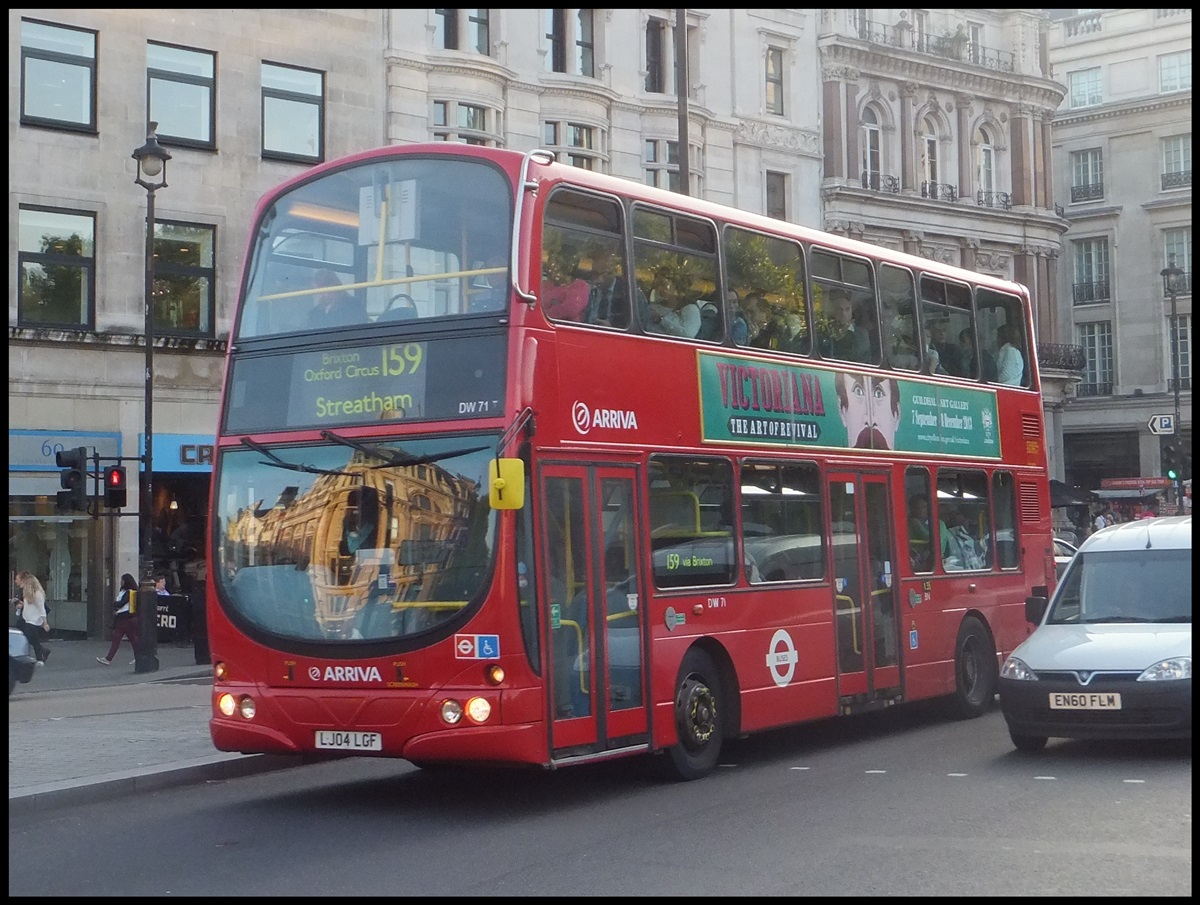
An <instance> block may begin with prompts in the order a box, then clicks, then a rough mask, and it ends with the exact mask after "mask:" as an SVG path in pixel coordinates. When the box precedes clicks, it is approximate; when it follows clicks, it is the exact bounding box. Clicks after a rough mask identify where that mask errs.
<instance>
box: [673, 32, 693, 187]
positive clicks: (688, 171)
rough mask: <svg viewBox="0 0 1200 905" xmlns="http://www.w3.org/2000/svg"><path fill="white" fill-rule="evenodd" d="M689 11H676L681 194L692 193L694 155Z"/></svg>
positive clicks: (676, 68) (676, 87)
mask: <svg viewBox="0 0 1200 905" xmlns="http://www.w3.org/2000/svg"><path fill="white" fill-rule="evenodd" d="M687 47H688V42H687V9H676V10H675V95H676V103H677V106H678V112H679V192H680V194H682V195H690V194H691V193H692V168H691V163H692V155H691V154H690V153H689V152H690V150H691V149H690V139H689V137H688V90H689V89H688V52H687Z"/></svg>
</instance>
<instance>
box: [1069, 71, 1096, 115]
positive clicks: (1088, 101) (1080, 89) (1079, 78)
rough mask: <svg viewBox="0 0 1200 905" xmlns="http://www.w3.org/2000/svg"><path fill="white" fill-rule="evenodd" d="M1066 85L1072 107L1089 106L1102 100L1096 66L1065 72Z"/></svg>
mask: <svg viewBox="0 0 1200 905" xmlns="http://www.w3.org/2000/svg"><path fill="white" fill-rule="evenodd" d="M1067 86H1068V96H1069V97H1070V98H1071V106H1072V107H1091V106H1094V105H1095V104H1099V103H1101V102H1102V101H1103V100H1104V94H1103V92H1102V91H1101V82H1100V67H1098V66H1097V67H1095V68H1093V69H1079V70H1077V71H1075V72H1069V73H1067Z"/></svg>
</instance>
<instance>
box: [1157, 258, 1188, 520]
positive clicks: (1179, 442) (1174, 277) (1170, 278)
mask: <svg viewBox="0 0 1200 905" xmlns="http://www.w3.org/2000/svg"><path fill="white" fill-rule="evenodd" d="M1160 275H1161V276H1162V278H1163V288H1164V289H1166V290H1167V295H1168V296H1169V297H1170V299H1171V332H1170V336H1169V337H1168V342H1170V344H1171V384H1172V385H1173V386H1174V388H1175V421H1174V426H1175V435H1174V436H1173V437H1172V440H1173V441H1174V444H1175V449H1176V450H1178V451H1179V452H1180V453H1182V452H1183V425H1182V424H1180V423H1179V314H1178V312H1177V310H1176V308H1175V296H1176V295H1177V294H1178V293H1179V279H1180V277H1182V276H1183V271H1182V270H1180V269H1179V268H1178V267H1176V266H1175V255H1170V256H1169V257H1168V258H1167V266H1166V267H1164V268H1163V269H1162V270H1161V271H1160ZM1173 464H1174V467H1175V468H1176V469H1178V468H1179V467H1180V464H1181V461H1176V462H1175V463H1173ZM1182 477H1183V475H1182V474H1179V475H1178V476H1177V479H1176V483H1175V486H1173V487H1172V488H1171V489H1172V490H1173V491H1174V493H1175V505H1176V506H1179V505H1180V502H1181V501H1180V499H1179V496H1180V494H1179V487H1180V485H1179V483H1178V480H1179V479H1181V478H1182ZM1180 511H1182V507H1181V506H1180Z"/></svg>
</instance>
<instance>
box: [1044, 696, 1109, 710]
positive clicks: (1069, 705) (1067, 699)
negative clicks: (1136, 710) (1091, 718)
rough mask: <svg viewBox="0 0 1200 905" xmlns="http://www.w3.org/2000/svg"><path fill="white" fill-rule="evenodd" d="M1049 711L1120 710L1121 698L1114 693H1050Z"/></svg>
mask: <svg viewBox="0 0 1200 905" xmlns="http://www.w3.org/2000/svg"><path fill="white" fill-rule="evenodd" d="M1050 709H1051V710H1120V709H1121V696H1120V695H1119V694H1117V693H1115V692H1095V691H1086V692H1081V693H1078V694H1076V693H1072V692H1060V691H1054V692H1051V693H1050Z"/></svg>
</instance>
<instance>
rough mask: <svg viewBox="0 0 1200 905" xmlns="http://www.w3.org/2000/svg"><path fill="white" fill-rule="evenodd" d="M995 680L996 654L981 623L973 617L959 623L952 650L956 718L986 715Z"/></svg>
mask: <svg viewBox="0 0 1200 905" xmlns="http://www.w3.org/2000/svg"><path fill="white" fill-rule="evenodd" d="M998 680H999V677H998V676H997V669H996V651H995V649H994V648H993V647H992V639H991V636H989V635H988V632H987V629H986V628H984V627H983V623H982V622H980V621H979V620H978V619H976V618H975V617H974V616H968V617H967V618H966V619H964V620H963V624H962V628H960V629H959V630H958V643H957V644H956V645H955V648H954V710H955V712H956V714H957V715H958V716H959V718H961V719H964V720H970V719H974V718H975V717H977V716H983V714H985V713H987V712H988V711H989V710H990V709H991V707H992V704H993V703H994V701H995V698H996V685H997V682H998Z"/></svg>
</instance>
